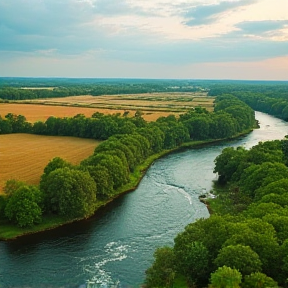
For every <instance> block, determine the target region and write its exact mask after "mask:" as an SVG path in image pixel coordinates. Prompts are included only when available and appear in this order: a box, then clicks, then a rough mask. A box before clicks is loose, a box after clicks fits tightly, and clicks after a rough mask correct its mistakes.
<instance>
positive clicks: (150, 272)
mask: <svg viewBox="0 0 288 288" xmlns="http://www.w3.org/2000/svg"><path fill="white" fill-rule="evenodd" d="M154 259H155V260H154V262H153V265H152V266H151V267H150V268H148V269H147V270H146V272H145V273H146V279H145V284H146V286H147V287H148V288H155V287H172V286H173V280H174V277H175V268H174V262H175V260H174V253H173V249H172V248H170V247H167V246H166V247H162V248H158V249H156V251H155V252H154Z"/></svg>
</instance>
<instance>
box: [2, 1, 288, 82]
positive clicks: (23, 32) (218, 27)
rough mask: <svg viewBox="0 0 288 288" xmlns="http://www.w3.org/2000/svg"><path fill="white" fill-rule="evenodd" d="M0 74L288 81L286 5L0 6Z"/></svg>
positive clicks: (86, 3)
mask: <svg viewBox="0 0 288 288" xmlns="http://www.w3.org/2000/svg"><path fill="white" fill-rule="evenodd" d="M0 77H95V78H96V77H97V78H160V79H164V78H171V79H241V80H242V79H245V80H288V0H223V1H221V0H1V1H0Z"/></svg>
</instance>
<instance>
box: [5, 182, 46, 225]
mask: <svg viewBox="0 0 288 288" xmlns="http://www.w3.org/2000/svg"><path fill="white" fill-rule="evenodd" d="M42 196H43V195H42V193H41V192H40V190H39V189H38V188H36V187H35V186H27V185H23V186H20V187H19V188H18V189H17V190H16V191H14V193H13V194H12V195H11V196H10V197H9V199H8V201H7V204H6V206H5V216H6V217H7V218H8V219H9V220H10V221H12V222H14V223H16V224H17V225H18V226H20V227H26V226H33V225H34V224H38V223H40V222H41V221H42V209H41V207H42V201H43V197H42Z"/></svg>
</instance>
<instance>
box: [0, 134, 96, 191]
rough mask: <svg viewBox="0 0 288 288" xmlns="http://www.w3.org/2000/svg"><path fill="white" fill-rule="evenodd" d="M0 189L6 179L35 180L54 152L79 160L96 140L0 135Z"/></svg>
mask: <svg viewBox="0 0 288 288" xmlns="http://www.w3.org/2000/svg"><path fill="white" fill-rule="evenodd" d="M0 143H1V145H0V163H1V170H0V193H3V186H4V185H5V182H6V181H7V180H9V179H15V180H19V181H24V182H27V183H28V184H38V183H39V180H40V177H41V175H42V174H43V170H44V168H45V166H46V165H47V164H48V162H49V161H50V160H51V159H52V158H54V157H57V156H60V157H61V158H63V159H65V160H67V161H69V162H71V163H72V164H79V163H80V161H81V160H83V159H84V158H87V157H88V156H89V155H91V154H93V151H94V149H95V148H96V146H97V145H98V144H99V141H95V140H91V139H81V138H74V137H60V136H57V137H55V136H39V135H31V134H6V135H0Z"/></svg>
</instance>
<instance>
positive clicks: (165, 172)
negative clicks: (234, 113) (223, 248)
mask: <svg viewBox="0 0 288 288" xmlns="http://www.w3.org/2000/svg"><path fill="white" fill-rule="evenodd" d="M256 118H257V119H258V120H259V121H260V125H261V128H260V129H257V130H254V131H253V132H252V133H250V134H249V135H247V136H245V137H242V138H239V139H237V140H234V141H231V142H222V143H218V144H213V145H209V146H206V147H204V148H201V149H191V150H187V151H184V152H181V153H174V154H171V155H169V156H167V157H165V158H162V159H159V160H157V161H155V163H154V164H153V165H152V166H151V168H150V169H149V170H148V171H147V173H146V175H145V177H144V178H143V180H142V181H141V183H140V185H139V187H138V188H137V190H135V191H134V192H132V193H129V194H126V195H123V196H122V197H120V198H118V199H116V200H115V201H114V202H113V203H111V204H109V205H108V206H107V207H105V208H103V209H101V211H99V213H97V215H95V216H94V217H92V218H90V219H88V220H86V221H81V222H78V223H74V224H71V225H67V226H65V227H61V228H58V229H55V230H51V231H46V232H43V233H39V234H36V235H28V236H25V237H21V238H19V239H16V240H13V241H8V242H0V287H1V288H8V287H13V288H14V287H33V288H34V287H35V288H36V287H37V288H41V287H43V288H46V287H51V288H54V287H55V288H56V287H57V288H59V287H63V288H64V287H65V288H66V287H67V288H68V287H69V288H70V287H71V288H72V287H75V288H76V287H79V286H80V287H83V284H84V283H85V281H86V280H94V281H99V282H101V283H106V284H107V285H106V284H105V285H102V286H103V287H104V286H106V287H107V286H108V287H109V286H110V284H111V283H115V282H116V281H117V282H119V285H118V286H120V287H136V286H139V285H140V284H141V283H143V280H144V278H145V270H146V269H147V268H148V267H149V266H150V265H151V263H152V261H153V252H154V250H155V249H156V248H157V247H161V246H164V245H173V239H174V237H175V236H176V235H177V234H178V233H179V232H181V231H183V229H184V227H185V226H186V225H187V224H188V223H191V222H193V221H195V220H196V219H199V218H201V217H203V218H206V217H209V213H208V211H207V209H206V207H205V205H204V204H202V203H201V202H199V200H198V196H199V195H200V194H202V193H203V192H204V191H210V189H211V187H212V183H213V180H215V174H213V167H214V162H213V161H214V159H215V157H216V156H217V155H219V154H220V153H221V151H222V149H224V148H225V147H227V146H240V145H242V146H245V147H247V148H250V147H252V146H253V145H255V144H257V143H258V142H259V141H265V140H273V139H282V138H283V137H284V136H285V135H286V134H288V133H287V132H288V123H286V122H284V121H282V120H279V119H276V118H274V117H271V116H269V115H267V114H263V113H259V112H256Z"/></svg>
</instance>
